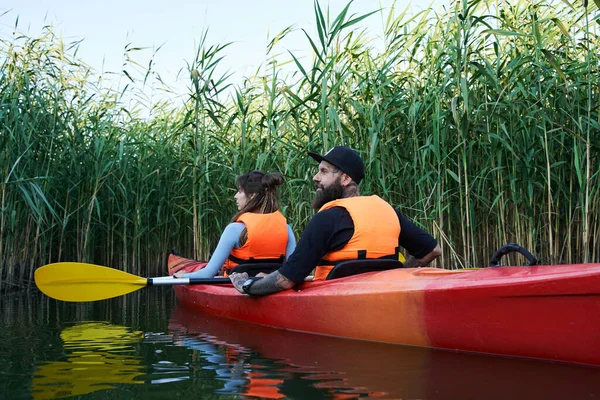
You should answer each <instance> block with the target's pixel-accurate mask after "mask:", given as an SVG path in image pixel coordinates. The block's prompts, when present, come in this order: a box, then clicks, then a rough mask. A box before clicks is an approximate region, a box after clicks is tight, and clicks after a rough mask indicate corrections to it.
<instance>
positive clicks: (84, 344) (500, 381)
mask: <svg viewBox="0 0 600 400" xmlns="http://www.w3.org/2000/svg"><path fill="white" fill-rule="evenodd" d="M270 312H278V310H270ZM83 321H87V322H83ZM142 332H143V335H142ZM598 382H600V368H588V367H580V366H573V365H564V364H553V363H549V362H539V361H527V360H514V359H505V358H498V357H486V356H476V355H467V354H455V353H451V352H443V351H432V350H427V349H418V348H407V347H401V346H389V345H383V344H378V343H367V342H359V341H351V340H343V339H336V338H329V337H323V336H317V335H308V334H300V333H294V332H287V331H283V330H277V329H270V328H266V327H261V326H257V325H252V324H248V323H243V322H237V321H232V320H227V319H222V318H218V317H214V316H210V315H206V314H201V313H198V312H190V311H188V310H187V309H185V308H182V307H181V306H176V305H175V298H174V296H173V292H172V290H161V289H160V288H152V290H145V291H139V292H136V293H133V294H131V295H128V296H124V297H123V298H118V299H111V300H108V301H106V302H98V303H81V304H79V303H77V304H72V303H61V302H55V301H53V300H49V299H48V298H47V297H43V296H35V295H31V294H28V293H24V294H23V296H15V297H5V298H1V297H0V399H1V398H9V399H21V398H22V399H30V398H35V399H42V398H55V399H56V398H61V397H67V396H71V397H74V398H75V397H77V398H95V399H132V398H134V399H147V398H157V399H163V398H168V399H170V400H175V399H186V400H187V399H193V398H212V399H219V400H229V399H239V398H248V399H250V398H253V399H255V398H270V399H278V398H290V399H305V398H309V399H311V400H312V399H332V398H334V399H348V398H352V399H355V398H363V397H374V398H377V399H401V398H403V399H431V400H437V399H442V400H445V399H486V400H487V399H492V400H493V399H511V400H512V399H527V400H535V399H544V400H548V399H570V398H600V384H599V383H598Z"/></svg>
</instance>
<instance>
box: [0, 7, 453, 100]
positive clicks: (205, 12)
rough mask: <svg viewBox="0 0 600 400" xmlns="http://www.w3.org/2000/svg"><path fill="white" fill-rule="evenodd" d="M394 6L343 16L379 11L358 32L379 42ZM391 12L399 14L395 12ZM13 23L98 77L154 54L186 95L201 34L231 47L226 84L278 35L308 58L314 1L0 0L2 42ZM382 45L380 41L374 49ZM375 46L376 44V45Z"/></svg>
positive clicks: (248, 69)
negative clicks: (127, 56) (70, 49)
mask: <svg viewBox="0 0 600 400" xmlns="http://www.w3.org/2000/svg"><path fill="white" fill-rule="evenodd" d="M347 3H348V1H347V0H321V1H320V4H321V7H322V8H323V9H324V10H325V9H327V7H329V9H330V14H331V15H332V19H333V18H334V17H335V16H337V14H338V13H339V12H340V11H341V10H342V9H343V8H344V7H345V6H346V4H347ZM447 3H448V0H412V2H411V3H408V2H406V1H401V0H400V1H397V2H396V10H403V9H404V8H406V7H411V9H412V10H413V12H417V11H419V10H422V9H425V8H427V7H429V6H430V5H431V6H432V7H433V8H434V9H439V8H440V7H442V6H443V5H444V4H447ZM393 4H394V0H355V1H354V2H353V3H352V5H351V6H350V13H354V14H357V15H362V14H365V13H367V12H370V11H375V10H378V9H379V8H381V9H383V13H377V14H375V15H372V16H371V17H369V18H367V19H366V20H365V21H364V22H363V23H362V24H361V25H360V26H361V27H365V28H367V29H368V30H369V37H371V38H374V39H377V38H381V37H382V35H383V26H384V19H383V18H384V17H387V15H388V12H389V9H390V7H391V6H392V5H393ZM397 12H398V11H397ZM17 18H18V31H20V32H22V33H25V34H27V35H28V36H30V37H38V36H39V33H40V32H41V29H42V27H43V26H45V25H52V26H53V29H54V32H55V34H57V35H59V36H61V37H62V38H63V40H64V41H65V43H68V42H72V41H77V40H82V42H81V44H80V45H79V50H78V57H79V58H80V59H81V60H82V61H84V62H85V63H86V64H88V65H90V66H91V67H92V68H93V69H94V70H95V71H96V72H97V73H98V74H100V73H102V72H107V71H113V72H114V71H120V70H121V69H122V68H121V65H122V64H123V60H124V57H123V53H124V48H125V45H126V44H127V43H130V44H131V45H132V46H135V47H148V48H149V49H147V50H143V51H138V52H136V54H135V55H134V59H135V60H136V61H137V62H139V63H141V64H143V65H146V64H147V63H148V61H149V60H150V58H151V57H152V55H153V53H154V51H153V50H156V49H157V48H159V47H160V49H159V50H158V52H156V54H155V55H154V63H155V65H154V68H155V70H156V71H157V72H158V73H159V74H160V76H161V78H162V79H163V80H164V81H165V82H166V83H167V84H169V85H170V86H171V87H173V88H174V89H175V91H176V92H185V90H186V89H185V88H186V85H187V84H188V83H187V82H188V76H187V74H186V73H181V74H179V76H178V73H180V72H181V70H182V69H184V70H185V68H186V61H188V62H191V61H192V60H193V57H194V54H195V51H196V48H197V44H198V42H199V40H200V37H201V35H202V33H203V32H204V30H206V29H208V38H207V41H208V43H209V44H211V45H213V44H225V43H228V42H232V44H231V45H230V46H229V47H228V48H227V50H226V51H225V54H226V58H225V59H224V60H223V61H222V62H220V64H221V65H222V68H223V70H224V71H228V72H230V73H232V77H231V78H230V81H231V82H232V83H234V84H239V83H240V82H241V81H242V78H243V77H244V76H252V75H254V74H255V72H256V69H257V68H258V67H259V66H260V65H264V63H265V59H266V46H267V44H268V42H269V41H270V39H271V38H272V37H273V36H274V35H275V34H276V33H278V32H279V31H281V30H283V29H284V28H286V27H288V26H291V25H293V26H294V27H295V28H296V30H295V31H294V32H292V33H291V34H289V35H288V36H287V37H286V38H285V39H284V40H283V41H282V42H281V43H280V44H279V45H278V47H277V52H278V53H279V52H285V51H287V50H289V51H291V52H293V53H294V55H296V56H298V55H299V56H300V57H303V58H305V59H306V58H308V57H311V54H312V52H311V50H310V44H309V42H308V40H307V39H306V36H305V35H304V33H303V32H302V30H301V29H305V30H306V31H307V32H308V33H309V35H311V36H313V37H316V24H315V17H314V3H313V0H289V1H282V0H255V1H247V0H195V1H189V0H170V1H168V2H167V1H164V0H161V1H157V0H145V1H140V0H121V1H117V0H103V1H93V2H90V1H81V0H79V1H72V0H71V1H66V0H2V2H1V3H0V38H1V39H3V40H8V39H9V38H10V37H11V35H12V34H13V30H14V25H15V22H16V21H17ZM381 43H382V42H381ZM376 45H377V44H376Z"/></svg>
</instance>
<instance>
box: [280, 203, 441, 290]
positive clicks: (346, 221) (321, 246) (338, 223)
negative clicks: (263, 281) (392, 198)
mask: <svg viewBox="0 0 600 400" xmlns="http://www.w3.org/2000/svg"><path fill="white" fill-rule="evenodd" d="M395 211H396V214H397V215H398V220H399V221H400V227H401V230H400V236H399V237H398V245H399V246H401V247H403V248H404V249H406V251H408V252H409V253H410V254H411V255H412V256H414V257H415V258H423V257H425V256H426V255H427V254H429V253H430V252H431V251H432V250H433V249H434V248H435V246H437V241H436V240H435V239H434V238H433V236H431V235H430V234H429V233H427V232H425V231H424V230H423V229H421V228H419V227H418V226H416V225H415V224H414V223H413V222H412V221H410V220H409V219H408V218H406V217H405V216H404V215H402V214H401V213H400V211H398V210H395ZM352 235H354V222H353V221H352V217H350V214H349V213H348V211H347V210H346V209H345V208H343V207H332V208H329V209H327V210H323V211H320V212H318V213H317V214H315V215H314V216H313V217H312V219H311V220H310V221H309V223H308V225H307V226H306V229H304V232H302V236H301V237H300V240H299V241H298V245H297V246H296V249H295V250H294V252H293V253H292V255H291V256H290V257H289V258H288V259H287V261H286V262H285V263H284V264H283V265H282V267H281V268H279V273H281V274H282V275H283V276H285V277H286V278H288V279H289V280H291V281H293V282H296V283H300V282H302V281H303V280H304V278H306V277H307V276H308V275H310V273H311V272H312V270H313V269H314V268H315V267H316V266H317V265H318V264H319V262H320V261H321V259H322V258H323V257H324V256H325V255H326V254H327V253H328V252H330V251H334V250H339V249H341V248H343V247H344V246H345V245H346V244H347V243H348V242H349V241H350V239H351V238H352Z"/></svg>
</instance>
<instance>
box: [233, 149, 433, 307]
mask: <svg viewBox="0 0 600 400" xmlns="http://www.w3.org/2000/svg"><path fill="white" fill-rule="evenodd" d="M308 154H309V155H310V156H311V157H312V158H314V159H315V160H316V161H318V162H319V171H318V172H317V174H316V175H315V176H314V177H313V181H314V182H315V184H316V194H315V198H314V199H313V202H312V207H313V208H314V209H316V210H319V211H318V212H317V214H315V215H314V216H313V217H312V219H311V220H310V221H309V223H308V225H307V226H306V229H305V230H304V232H303V233H302V236H301V237H300V240H299V241H298V245H297V246H296V250H295V251H294V252H293V253H292V255H291V256H290V257H289V258H288V260H287V261H286V262H285V263H284V264H283V265H282V267H281V268H279V270H277V271H275V272H273V273H271V274H269V275H266V276H265V277H263V278H262V279H253V278H250V279H249V278H248V274H246V273H234V274H231V276H230V279H231V282H232V283H233V286H235V288H236V289H237V290H238V291H239V292H240V293H246V294H249V295H252V296H262V295H267V294H271V293H276V292H279V291H282V290H286V289H290V288H292V287H293V286H294V285H296V284H299V283H301V282H303V281H304V278H306V277H307V276H308V275H310V273H311V272H312V270H313V269H314V268H315V267H316V270H315V280H322V279H325V277H326V276H327V273H328V272H329V270H331V268H333V265H335V263H336V262H339V261H341V260H348V259H360V258H392V257H396V259H397V255H398V246H402V247H403V248H405V249H406V250H407V251H408V252H409V254H410V257H408V259H407V260H406V261H405V262H404V266H405V267H409V268H412V267H422V266H426V265H427V264H429V263H430V262H431V261H433V260H434V259H435V258H437V257H438V256H439V255H440V254H441V250H440V247H439V245H438V244H437V242H436V240H435V239H434V238H433V237H432V236H431V235H430V234H428V233H427V232H425V231H423V230H422V229H421V228H419V227H417V226H416V225H415V224H414V223H412V222H411V221H410V220H408V219H407V218H406V217H404V216H403V215H402V214H400V212H398V211H397V210H394V209H393V208H392V206H391V205H389V204H388V203H386V202H385V201H383V200H382V199H380V198H379V197H377V196H360V194H359V191H358V184H359V183H360V181H361V180H362V178H363V177H364V175H365V170H364V163H363V161H362V159H361V158H360V156H359V155H358V153H357V152H356V151H355V150H352V149H350V148H349V147H346V146H337V147H334V148H333V149H331V150H330V151H329V152H328V153H327V154H325V155H319V154H317V153H312V152H309V153H308Z"/></svg>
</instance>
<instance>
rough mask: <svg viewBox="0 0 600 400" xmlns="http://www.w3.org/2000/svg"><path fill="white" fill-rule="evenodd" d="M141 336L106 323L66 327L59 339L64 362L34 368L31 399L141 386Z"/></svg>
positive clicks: (53, 362) (142, 335) (51, 362)
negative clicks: (117, 385) (137, 346)
mask: <svg viewBox="0 0 600 400" xmlns="http://www.w3.org/2000/svg"><path fill="white" fill-rule="evenodd" d="M143 337H144V334H143V332H140V331H132V330H131V329H130V328H127V327H124V326H118V325H111V324H108V323H105V322H88V323H82V324H79V325H75V326H71V327H67V328H65V329H64V330H63V331H62V332H61V334H60V338H61V339H62V341H63V348H64V350H65V352H66V353H67V357H66V358H67V360H66V361H49V362H45V363H43V364H41V365H39V366H38V367H37V368H36V372H35V373H34V377H33V380H32V383H31V388H32V392H33V398H34V399H58V398H63V397H68V396H77V395H83V394H88V393H91V392H94V391H97V390H104V389H112V388H115V386H114V385H116V384H143V383H144V381H143V380H141V381H140V380H136V378H138V377H140V376H142V375H144V371H143V370H144V367H143V365H142V361H141V357H139V356H137V355H136V354H135V347H134V345H136V344H137V343H140V342H141V340H142V339H143Z"/></svg>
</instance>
